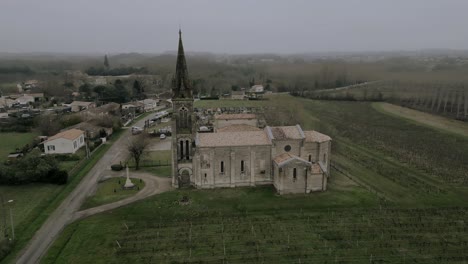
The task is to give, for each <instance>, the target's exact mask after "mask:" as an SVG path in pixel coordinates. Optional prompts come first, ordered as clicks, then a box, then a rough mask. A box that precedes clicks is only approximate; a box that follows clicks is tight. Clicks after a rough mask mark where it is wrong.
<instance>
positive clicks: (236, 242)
mask: <svg viewBox="0 0 468 264" xmlns="http://www.w3.org/2000/svg"><path fill="white" fill-rule="evenodd" d="M270 102H271V103H272V104H273V105H278V104H287V105H296V106H297V107H298V108H300V109H303V111H297V113H296V114H297V117H298V119H299V120H300V122H301V124H303V126H304V128H305V129H316V130H318V131H321V132H323V133H326V134H329V135H331V136H332V138H333V143H332V149H333V152H332V171H331V178H330V184H329V188H328V190H327V191H326V192H321V193H312V194H310V195H291V196H277V195H276V194H275V192H274V190H273V189H272V188H271V187H259V188H238V189H217V190H210V191H207V190H203V191H201V190H177V191H173V192H168V193H164V194H161V195H157V196H154V197H151V198H149V199H146V200H143V201H140V202H137V203H135V204H133V205H129V206H126V207H123V208H119V209H116V210H113V211H112V212H108V213H103V214H100V215H96V216H92V217H90V218H88V219H84V220H82V221H79V222H76V223H73V224H72V225H70V226H68V227H67V228H66V229H65V231H64V233H63V234H62V235H61V236H60V238H59V239H58V240H57V241H56V242H55V243H54V245H53V247H52V248H51V249H50V250H49V252H48V254H47V256H46V257H45V258H44V259H43V263H53V262H56V263H62V262H75V263H78V262H80V263H81V262H89V261H96V262H97V263H136V262H143V263H167V262H171V263H220V262H221V263H222V262H225V263H262V262H263V263H324V262H328V263H338V262H339V263H463V262H466V261H468V226H467V220H468V208H467V207H466V206H467V204H466V197H468V164H467V163H466V160H468V139H467V138H466V137H462V136H457V135H453V134H448V133H445V132H441V131H439V130H435V129H431V128H429V127H427V126H424V125H419V124H417V123H415V122H413V121H409V120H405V119H402V118H400V117H395V116H392V115H387V114H385V113H382V112H379V111H377V110H376V109H374V108H373V107H372V104H371V103H368V102H335V101H315V100H307V99H299V98H293V97H289V96H281V97H277V98H275V99H273V100H271V101H270ZM182 196H188V197H189V198H190V203H189V204H187V205H180V204H179V202H178V201H179V200H180V199H181V197H182ZM90 237H93V239H90ZM78 258H79V259H78Z"/></svg>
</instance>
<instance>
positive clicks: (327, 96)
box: [303, 79, 468, 121]
mask: <svg viewBox="0 0 468 264" xmlns="http://www.w3.org/2000/svg"><path fill="white" fill-rule="evenodd" d="M303 96H304V97H308V98H313V99H321V100H345V101H387V102H390V103H393V104H398V105H401V106H405V107H409V108H413V109H417V110H421V111H425V112H429V113H434V114H439V115H443V116H448V117H451V118H455V119H459V120H464V121H467V120H468V81H463V80H460V79H458V80H443V81H442V80H425V81H424V80H408V79H406V80H404V79H403V80H387V81H375V82H369V83H364V84H362V85H356V86H352V87H350V88H349V89H342V90H325V91H317V92H312V93H309V94H305V95H303Z"/></svg>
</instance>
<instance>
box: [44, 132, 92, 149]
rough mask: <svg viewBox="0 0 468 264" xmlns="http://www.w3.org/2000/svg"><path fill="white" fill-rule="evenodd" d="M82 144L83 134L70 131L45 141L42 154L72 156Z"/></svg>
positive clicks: (83, 141) (83, 142)
mask: <svg viewBox="0 0 468 264" xmlns="http://www.w3.org/2000/svg"><path fill="white" fill-rule="evenodd" d="M84 144H85V140H84V132H83V131H81V130H79V129H70V130H67V131H63V132H60V133H58V134H56V135H55V136H52V137H50V138H49V139H48V140H47V141H45V142H44V152H45V154H73V153H75V152H76V151H77V150H78V149H80V148H81V147H82V146H84Z"/></svg>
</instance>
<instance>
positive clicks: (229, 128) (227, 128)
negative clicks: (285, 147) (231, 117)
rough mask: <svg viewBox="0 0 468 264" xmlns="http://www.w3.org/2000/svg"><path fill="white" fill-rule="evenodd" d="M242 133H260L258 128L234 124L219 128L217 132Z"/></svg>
mask: <svg viewBox="0 0 468 264" xmlns="http://www.w3.org/2000/svg"><path fill="white" fill-rule="evenodd" d="M242 131H261V129H260V128H258V127H254V126H249V125H245V124H235V125H230V126H225V127H222V128H219V129H218V130H217V132H242Z"/></svg>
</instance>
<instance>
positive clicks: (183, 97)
mask: <svg viewBox="0 0 468 264" xmlns="http://www.w3.org/2000/svg"><path fill="white" fill-rule="evenodd" d="M172 110H173V113H172V186H173V187H176V188H179V187H183V186H189V185H190V184H191V182H192V180H191V178H192V168H193V166H192V157H193V154H194V152H195V149H194V146H195V144H194V138H195V129H194V128H193V126H194V115H193V89H192V84H191V82H190V80H189V77H188V70H187V63H186V61H185V54H184V46H183V44H182V32H181V30H180V29H179V48H178V51H177V63H176V72H175V75H174V77H173V79H172Z"/></svg>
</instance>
